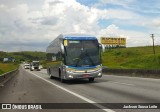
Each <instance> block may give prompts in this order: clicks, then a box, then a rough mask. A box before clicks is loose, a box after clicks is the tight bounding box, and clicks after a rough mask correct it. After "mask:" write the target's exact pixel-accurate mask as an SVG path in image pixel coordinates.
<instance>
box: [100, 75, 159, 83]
mask: <svg viewBox="0 0 160 112" xmlns="http://www.w3.org/2000/svg"><path fill="white" fill-rule="evenodd" d="M103 76H105V77H109V76H112V77H120V78H129V79H139V80H148V81H158V82H159V81H160V79H154V78H145V77H130V76H118V75H111V74H109V75H106V74H105V75H103Z"/></svg>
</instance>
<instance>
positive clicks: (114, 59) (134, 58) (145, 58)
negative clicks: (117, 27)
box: [0, 46, 160, 74]
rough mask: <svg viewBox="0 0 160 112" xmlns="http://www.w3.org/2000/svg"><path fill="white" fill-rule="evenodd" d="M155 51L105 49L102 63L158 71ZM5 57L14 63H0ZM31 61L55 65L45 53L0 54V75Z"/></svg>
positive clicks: (158, 52) (159, 50) (159, 58)
mask: <svg viewBox="0 0 160 112" xmlns="http://www.w3.org/2000/svg"><path fill="white" fill-rule="evenodd" d="M155 50H156V54H155V55H154V54H153V50H152V47H151V46H148V47H130V48H116V49H106V52H105V53H103V54H102V62H103V65H104V66H107V67H109V68H124V69H159V70H160V46H156V47H155ZM6 57H12V58H14V59H15V61H16V62H14V63H13V62H10V63H2V61H3V58H6ZM32 60H39V61H40V63H41V64H42V65H43V67H46V66H49V65H51V64H53V63H54V64H56V63H55V62H47V61H46V53H45V52H37V51H36V52H32V51H25V52H9V53H7V52H0V74H3V73H5V72H8V71H10V70H13V69H16V68H17V67H18V66H19V65H18V64H17V63H20V62H21V61H28V62H30V61H32ZM15 63H16V64H15Z"/></svg>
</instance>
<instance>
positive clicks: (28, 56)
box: [0, 51, 46, 62]
mask: <svg viewBox="0 0 160 112" xmlns="http://www.w3.org/2000/svg"><path fill="white" fill-rule="evenodd" d="M6 57H12V58H14V59H15V61H16V62H21V61H29V62H30V61H32V60H45V59H46V53H45V52H38V51H23V52H0V59H1V61H2V59H3V58H6Z"/></svg>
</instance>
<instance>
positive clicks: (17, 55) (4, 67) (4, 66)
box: [0, 51, 46, 74]
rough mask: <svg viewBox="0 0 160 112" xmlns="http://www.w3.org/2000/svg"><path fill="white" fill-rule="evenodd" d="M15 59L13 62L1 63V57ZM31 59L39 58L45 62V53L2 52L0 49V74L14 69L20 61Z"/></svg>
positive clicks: (29, 60)
mask: <svg viewBox="0 0 160 112" xmlns="http://www.w3.org/2000/svg"><path fill="white" fill-rule="evenodd" d="M10 57H12V58H13V59H15V62H7V63H3V58H10ZM32 60H39V61H40V62H45V60H46V53H45V52H37V51H35V52H32V51H23V52H2V51H0V74H3V73H6V72H9V71H11V70H14V69H16V68H17V67H18V66H19V64H20V63H21V62H22V61H27V62H31V61H32Z"/></svg>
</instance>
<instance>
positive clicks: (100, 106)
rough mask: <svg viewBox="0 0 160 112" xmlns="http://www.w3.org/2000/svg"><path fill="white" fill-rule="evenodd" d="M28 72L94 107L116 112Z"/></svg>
mask: <svg viewBox="0 0 160 112" xmlns="http://www.w3.org/2000/svg"><path fill="white" fill-rule="evenodd" d="M28 72H29V73H31V74H32V75H34V76H36V77H38V78H40V79H42V80H44V81H46V82H48V83H50V84H52V85H53V86H56V87H57V88H60V89H62V90H64V91H66V92H68V93H70V94H72V95H74V96H76V97H78V98H80V99H82V100H84V101H86V102H88V103H93V105H95V106H97V107H98V108H101V109H102V110H104V111H105V112H115V111H114V110H111V109H105V108H106V107H104V106H102V105H100V104H98V103H97V102H95V101H92V100H90V99H88V98H86V97H84V96H81V95H79V94H77V93H75V92H73V91H70V90H68V89H65V88H64V87H62V86H59V85H57V84H55V83H53V82H50V81H48V80H46V79H44V78H42V77H40V76H38V75H36V74H35V73H33V72H30V71H28Z"/></svg>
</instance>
